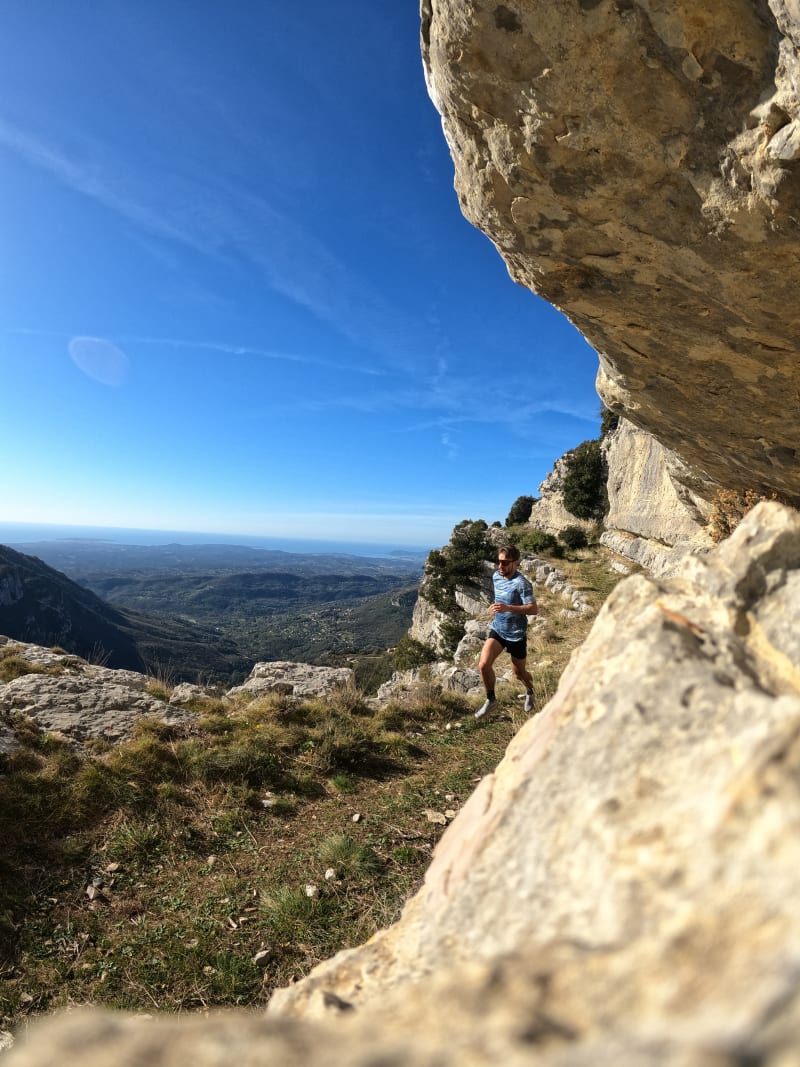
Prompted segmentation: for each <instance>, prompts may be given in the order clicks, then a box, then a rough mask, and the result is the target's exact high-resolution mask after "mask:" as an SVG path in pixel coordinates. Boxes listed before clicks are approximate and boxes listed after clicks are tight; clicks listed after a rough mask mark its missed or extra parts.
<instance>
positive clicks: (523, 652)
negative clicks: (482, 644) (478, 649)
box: [486, 630, 528, 659]
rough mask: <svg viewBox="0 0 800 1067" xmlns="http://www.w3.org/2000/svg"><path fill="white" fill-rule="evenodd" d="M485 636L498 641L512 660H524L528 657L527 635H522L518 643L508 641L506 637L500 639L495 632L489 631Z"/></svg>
mask: <svg viewBox="0 0 800 1067" xmlns="http://www.w3.org/2000/svg"><path fill="white" fill-rule="evenodd" d="M486 636H487V637H491V638H492V640H493V641H499V642H500V644H501V645H502V646H503V648H504V649H505V650H506V652H507V653H508V654H509V656H511V658H512V659H525V658H526V657H527V655H528V635H527V634H523V635H522V637H521V638H520V639H519V641H509V639H508V638H507V637H501V636H500V634H499V633H498V632H497V630H490V631H489V633H488V634H487V635H486Z"/></svg>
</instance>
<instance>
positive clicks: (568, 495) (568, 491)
mask: <svg viewBox="0 0 800 1067" xmlns="http://www.w3.org/2000/svg"><path fill="white" fill-rule="evenodd" d="M565 462H566V474H565V475H564V485H563V494H564V506H565V507H566V509H567V511H569V512H570V513H571V514H573V515H574V516H575V517H576V518H578V519H593V520H595V521H600V520H601V519H602V518H603V515H604V514H605V512H606V508H607V507H608V496H607V494H606V465H605V462H604V460H603V453H602V452H601V450H600V442H599V441H584V442H583V443H582V444H580V445H578V447H577V448H575V449H573V451H572V452H570V453H568V454H567V456H566V457H565Z"/></svg>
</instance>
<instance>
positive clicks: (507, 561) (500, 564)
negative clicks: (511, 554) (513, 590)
mask: <svg viewBox="0 0 800 1067" xmlns="http://www.w3.org/2000/svg"><path fill="white" fill-rule="evenodd" d="M513 562H514V560H513V559H499V560H498V561H497V566H498V567H502V566H503V565H504V564H505V565H506V566H508V565H509V564H510V563H513Z"/></svg>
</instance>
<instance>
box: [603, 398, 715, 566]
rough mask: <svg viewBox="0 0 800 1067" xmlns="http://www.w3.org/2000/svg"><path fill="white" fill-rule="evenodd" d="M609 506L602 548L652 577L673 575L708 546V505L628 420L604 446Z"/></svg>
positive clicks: (673, 460)
mask: <svg viewBox="0 0 800 1067" xmlns="http://www.w3.org/2000/svg"><path fill="white" fill-rule="evenodd" d="M604 446H605V453H606V462H607V465H608V482H607V490H608V504H609V510H608V514H607V515H606V518H605V527H606V529H605V533H604V534H603V536H602V537H601V539H600V540H601V541H602V543H603V544H604V545H605V546H606V547H607V548H610V549H611V550H612V551H614V552H617V553H618V554H619V555H622V556H626V557H627V558H628V559H632V560H634V562H636V563H638V564H639V565H640V566H642V567H645V568H646V569H647V570H648V571H650V572H651V573H653V574H655V575H657V576H662V575H667V574H671V573H676V572H677V570H678V569H679V568H680V567H682V566H683V563H684V560H685V558H686V556H687V555H688V554H689V553H691V552H698V551H704V550H706V549H708V548H709V547H710V546H711V543H712V542H711V539H710V537H709V535H708V532H707V530H706V519H707V517H708V511H709V504H708V502H707V501H706V500H704V499H703V498H702V497H700V496H699V495H697V494H696V493H695V492H693V490H692V488H691V486H690V485H687V484H684V483H682V481H681V480H680V479H681V478H683V477H685V473H686V472H685V468H684V466H683V464H682V463H681V461H680V460H679V459H678V457H677V456H675V455H672V454H671V453H669V452H668V451H667V449H665V448H664V447H663V446H662V445H660V444H659V443H658V441H656V439H655V438H654V437H653V436H651V435H650V434H649V433H645V431H644V430H640V429H638V428H637V427H636V426H634V425H633V424H632V423H631V422H628V420H627V419H620V422H619V426H618V427H617V429H616V430H615V431H614V432H613V433H612V434H609V435H608V437H607V438H605V441H604Z"/></svg>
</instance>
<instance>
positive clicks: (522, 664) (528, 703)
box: [511, 656, 533, 711]
mask: <svg viewBox="0 0 800 1067" xmlns="http://www.w3.org/2000/svg"><path fill="white" fill-rule="evenodd" d="M511 670H512V671H513V672H514V677H515V678H516V679H517V680H518V681H520V682H522V684H523V685H524V686H525V710H526V711H533V678H532V677H531V674H530V672H529V670H528V667H527V663H526V660H524V659H514V657H513V656H512V657H511Z"/></svg>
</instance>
